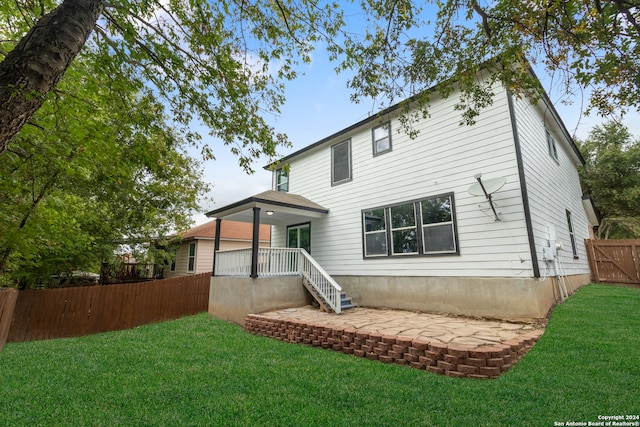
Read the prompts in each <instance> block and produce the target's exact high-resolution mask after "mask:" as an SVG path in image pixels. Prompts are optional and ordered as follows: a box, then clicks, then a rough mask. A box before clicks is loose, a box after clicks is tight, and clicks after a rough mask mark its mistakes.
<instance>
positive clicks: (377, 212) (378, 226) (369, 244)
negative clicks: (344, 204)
mask: <svg viewBox="0 0 640 427" xmlns="http://www.w3.org/2000/svg"><path fill="white" fill-rule="evenodd" d="M362 221H363V223H364V255H365V256H366V257H373V256H387V254H388V251H387V218H386V214H385V209H384V208H379V209H370V210H367V211H363V212H362Z"/></svg>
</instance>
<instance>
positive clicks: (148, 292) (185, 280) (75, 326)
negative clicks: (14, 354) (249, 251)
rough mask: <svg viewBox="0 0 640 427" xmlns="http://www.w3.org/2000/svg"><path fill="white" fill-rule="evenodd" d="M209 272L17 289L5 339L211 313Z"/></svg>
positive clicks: (60, 334) (130, 325)
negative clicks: (146, 279)
mask: <svg viewBox="0 0 640 427" xmlns="http://www.w3.org/2000/svg"><path fill="white" fill-rule="evenodd" d="M210 279H211V273H202V274H198V275H194V276H185V277H177V278H174V279H165V280H155V281H152V282H144V283H131V284H120V285H104V286H85V287H74V288H58V289H40V290H24V291H19V292H18V298H17V301H16V304H15V309H14V311H13V321H12V322H11V326H10V328H9V333H8V336H7V342H16V341H32V340H43V339H50V338H64V337H75V336H82V335H88V334H95V333H99V332H108V331H117V330H121V329H129V328H135V327H136V326H140V325H145V324H148V323H154V322H159V321H163V320H170V319H177V318H179V317H182V316H188V315H191V314H196V313H201V312H203V311H207V309H208V304H209V286H210Z"/></svg>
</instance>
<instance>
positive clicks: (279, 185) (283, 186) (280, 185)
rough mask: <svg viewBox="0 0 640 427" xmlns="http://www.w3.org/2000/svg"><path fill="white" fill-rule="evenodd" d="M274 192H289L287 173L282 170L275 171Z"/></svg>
mask: <svg viewBox="0 0 640 427" xmlns="http://www.w3.org/2000/svg"><path fill="white" fill-rule="evenodd" d="M276 191H282V192H284V193H286V192H288V191H289V172H288V171H287V170H286V169H284V168H280V169H278V170H276Z"/></svg>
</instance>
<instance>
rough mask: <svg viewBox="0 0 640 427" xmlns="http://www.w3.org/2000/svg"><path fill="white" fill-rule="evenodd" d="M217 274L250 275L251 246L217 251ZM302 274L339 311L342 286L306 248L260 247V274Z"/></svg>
mask: <svg viewBox="0 0 640 427" xmlns="http://www.w3.org/2000/svg"><path fill="white" fill-rule="evenodd" d="M214 274H215V275H216V276H231V277H249V276H250V275H251V249H232V250H227V251H217V252H216V263H215V271H214ZM292 275H301V276H303V277H304V278H306V279H307V280H308V281H309V282H310V284H311V286H313V288H314V289H315V290H316V291H317V292H318V293H319V294H320V295H321V296H322V297H323V298H324V300H325V302H326V303H327V304H329V306H330V307H331V308H332V309H333V310H334V311H335V312H336V313H338V314H339V313H340V311H341V307H340V306H341V304H340V294H341V292H342V288H341V287H340V285H338V284H337V283H336V281H335V280H333V278H332V277H331V276H330V275H329V274H328V273H327V272H326V271H325V270H324V269H323V268H322V267H321V266H320V264H318V262H317V261H316V260H314V259H313V258H312V257H311V255H309V253H308V252H307V251H305V250H304V249H300V248H258V277H274V276H292Z"/></svg>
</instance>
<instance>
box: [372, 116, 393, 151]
mask: <svg viewBox="0 0 640 427" xmlns="http://www.w3.org/2000/svg"><path fill="white" fill-rule="evenodd" d="M372 134H373V155H374V156H377V155H378V154H383V153H387V152H389V151H391V122H387V123H385V124H383V125H380V126H377V127H374V128H373V130H372Z"/></svg>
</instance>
